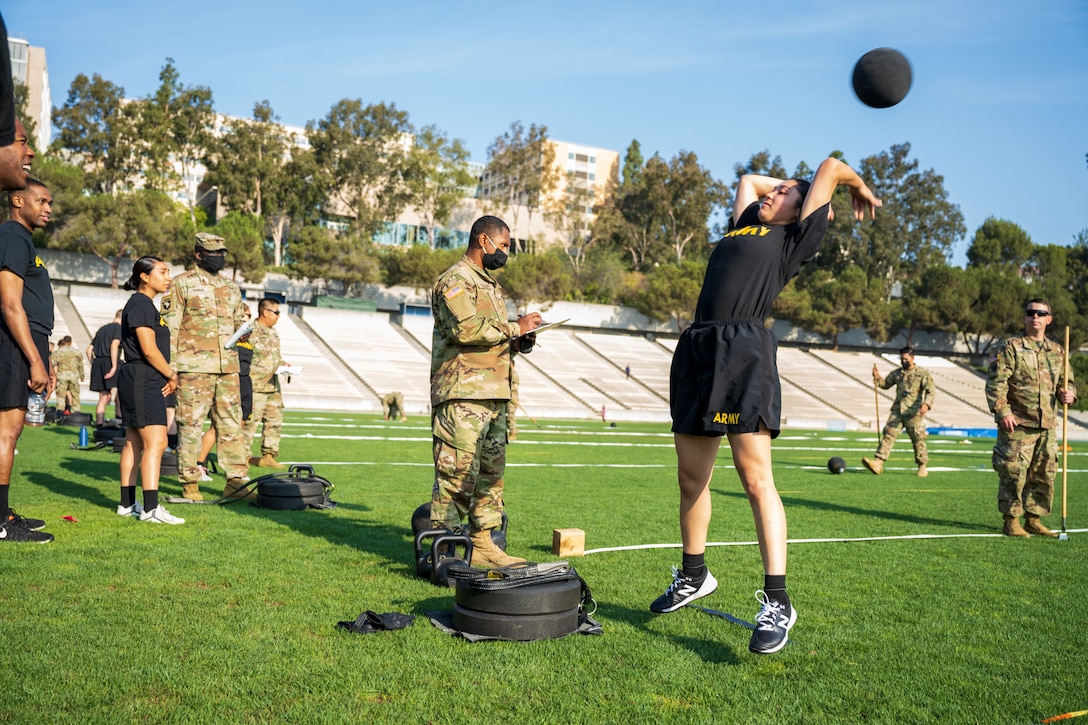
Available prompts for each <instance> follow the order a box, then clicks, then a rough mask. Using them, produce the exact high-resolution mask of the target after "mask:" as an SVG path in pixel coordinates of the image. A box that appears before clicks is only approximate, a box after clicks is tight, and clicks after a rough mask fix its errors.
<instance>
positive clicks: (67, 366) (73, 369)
mask: <svg viewBox="0 0 1088 725" xmlns="http://www.w3.org/2000/svg"><path fill="white" fill-rule="evenodd" d="M53 364H54V365H56V367H57V410H63V411H64V413H65V415H67V414H68V413H70V412H71V411H72V408H73V407H74V408H75V409H76V410H79V395H80V393H79V382H80V381H81V380H83V378H84V371H83V355H82V354H81V353H80V352H79V350H76V349H75V348H74V347H72V336H71V335H65V336H64V337H62V338H61V339H60V342H59V343H57V350H56V352H54V353H53Z"/></svg>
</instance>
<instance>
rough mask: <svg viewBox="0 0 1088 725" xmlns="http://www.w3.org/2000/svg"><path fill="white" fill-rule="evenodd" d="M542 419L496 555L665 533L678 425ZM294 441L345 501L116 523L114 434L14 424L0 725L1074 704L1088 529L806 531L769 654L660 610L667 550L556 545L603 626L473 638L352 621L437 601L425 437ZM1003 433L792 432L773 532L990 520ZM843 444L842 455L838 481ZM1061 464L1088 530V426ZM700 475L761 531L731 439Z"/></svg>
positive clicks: (963, 715) (783, 453) (344, 420)
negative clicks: (423, 551) (422, 507)
mask: <svg viewBox="0 0 1088 725" xmlns="http://www.w3.org/2000/svg"><path fill="white" fill-rule="evenodd" d="M541 423H543V424H544V426H545V427H543V428H537V427H535V426H532V425H531V424H527V422H526V423H523V425H522V428H521V431H522V432H521V436H520V440H519V441H518V442H516V443H513V444H511V446H510V448H509V468H508V476H507V495H506V500H507V507H508V511H509V514H510V530H509V539H510V552H511V553H513V554H516V555H521V556H526V557H528V558H529V559H535V560H549V559H551V558H553V557H552V556H551V553H550V548H551V537H552V530H553V529H555V528H569V527H577V528H581V529H584V530H585V532H586V547H587V548H588V549H590V550H592V549H597V548H604V547H617V546H630V545H637V544H654V543H675V542H676V541H677V540H678V537H679V534H678V531H677V523H676V508H677V492H676V484H675V470H674V469H675V455H674V453H673V450H672V444H671V436H670V435H669V433H668V430H667V427H666V426H664V425H653V424H643V425H638V424H624V423H621V424H619V425H618V426H617V427H616V428H610V427H605V426H603V425H602V424H601V423H599V422H598V423H593V422H559V421H541ZM284 432H285V434H286V437H285V438H284V441H283V445H282V455H281V458H282V459H283V460H287V461H305V462H312V463H313V464H314V465H315V467H316V469H317V471H318V473H320V474H322V475H324V476H326V477H327V478H329V479H331V480H332V481H333V482H334V483H335V484H336V489H335V491H334V493H333V498H334V499H335V500H336V501H338V502H339V503H340V505H339V507H338V508H337V509H336V510H333V511H305V512H295V511H285V512H276V511H267V510H260V509H256V508H253V507H250V506H248V505H232V506H223V507H212V506H184V505H173V506H169V507H170V509H171V510H172V511H173V512H174V513H175V514H178V515H181V516H184V517H186V518H187V519H188V521H187V523H186V524H185V525H184V526H179V527H171V526H155V525H151V524H141V523H140V522H138V521H135V520H132V519H122V518H120V517H118V516H116V515H115V513H114V508H115V506H116V504H117V496H118V492H117V488H116V486H117V483H116V480H117V462H118V456H117V455H116V454H113V453H110V452H108V450H100V451H90V452H83V451H75V450H71V449H70V448H69V444H70V443H73V442H75V441H76V438H77V430H76V429H73V428H57V427H46V428H41V429H27V430H26V432H25V433H24V435H23V438H22V439H21V440H20V442H19V451H20V453H19V455H18V456H17V457H16V470H15V474H14V476H13V488H12V495H11V501H12V505H13V506H14V507H15V508H16V510H18V511H20V512H21V513H23V514H25V515H29V516H34V517H38V518H44V519H46V520H47V521H48V523H49V526H48V529H47V530H48V531H51V532H52V533H54V534H55V535H56V537H57V540H56V541H55V542H53V543H51V544H48V545H44V546H33V545H12V544H0V549H2V553H0V562H2V563H0V570H2V571H3V574H4V577H3V579H4V584H5V587H4V592H3V595H0V601H2V605H0V634H2V636H3V643H4V644H3V648H2V652H3V656H2V658H0V691H2V693H3V694H2V697H0V722H19V723H22V722H26V723H41V722H124V721H132V720H140V721H151V722H160V721H165V722H201V723H204V722H268V721H287V722H299V723H309V722H344V723H360V722H383V723H384V722H393V723H418V722H435V723H477V722H479V723H496V722H519V723H520V722H525V723H624V724H625V725H626V724H630V723H643V722H670V723H687V722H696V723H840V722H841V723H862V722H864V723H925V722H942V723H1029V722H1038V721H1039V720H1041V719H1043V718H1046V717H1051V716H1054V715H1059V714H1062V713H1066V712H1071V711H1076V710H1082V709H1085V708H1088V684H1086V683H1088V652H1086V650H1088V647H1086V645H1088V625H1086V624H1085V620H1086V617H1085V614H1084V612H1085V604H1086V599H1088V563H1086V561H1088V558H1086V556H1085V549H1086V543H1088V534H1085V533H1073V534H1071V535H1070V538H1069V540H1068V541H1055V540H1046V539H1042V538H1040V537H1035V538H1033V539H1031V540H1030V541H1025V540H1010V539H1006V538H941V539H922V540H918V539H907V540H894V541H868V542H847V543H797V544H794V545H792V546H791V548H790V566H789V585H790V595H791V597H792V599H793V601H794V604H795V605H796V607H797V609H798V612H799V619H798V623H797V626H796V627H795V629H794V630H793V632H792V633H791V634H792V639H793V640H794V642H793V644H791V645H789V646H787V647H786V648H785V649H784V650H783V651H782V652H780V653H778V654H777V655H772V656H769V657H759V656H755V655H752V654H750V653H749V652H748V650H747V643H748V636H749V632H748V630H746V629H744V628H743V627H740V626H738V625H735V624H730V623H729V622H727V621H725V620H723V619H719V618H715V617H711V616H709V615H707V614H705V613H703V612H700V611H698V610H696V609H694V608H685V609H681V610H680V611H678V612H675V613H673V614H668V615H652V614H650V612H649V611H648V609H647V605H648V604H649V602H650V601H651V600H652V599H653V598H654V597H655V596H657V595H658V594H660V593H661V591H663V589H664V587H665V586H666V585H667V584H668V581H669V566H670V565H671V564H676V563H679V559H680V552H679V550H678V549H675V548H671V549H642V550H635V551H618V552H606V553H591V554H589V555H588V556H586V557H584V558H580V559H574V560H572V561H573V562H574V563H575V564H576V566H577V568H578V571H579V572H580V573H581V574H582V575H583V576H584V577H585V579H586V580H587V582H588V583H589V585H590V586H591V587H592V589H593V592H594V594H595V596H596V599H597V602H598V609H597V613H596V618H597V619H598V620H600V621H601V623H602V624H603V627H604V632H605V633H604V635H603V636H600V637H592V636H582V635H576V636H571V637H567V638H566V639H562V640H557V641H540V642H530V643H511V642H483V643H475V644H472V643H468V642H466V641H464V640H461V639H457V638H454V637H451V636H448V635H446V634H443V633H442V632H440V631H439V630H438V629H436V628H435V627H433V626H432V625H431V624H430V623H429V622H428V621H427V620H426V619H425V618H423V617H422V616H420V618H419V619H417V621H416V622H415V624H414V625H413V626H412V627H410V628H408V629H406V630H402V631H397V632H381V633H377V634H372V635H365V636H360V635H352V634H347V633H343V632H340V631H338V630H337V629H336V627H335V625H336V622H337V621H338V620H347V619H354V618H355V616H356V615H358V614H359V613H360V612H361V611H363V610H367V609H370V610H375V611H377V612H391V611H396V612H405V613H410V614H415V615H422V614H423V612H424V611H425V610H435V609H449V608H450V607H451V606H452V596H451V592H450V590H445V589H439V588H436V587H434V586H432V585H431V584H429V583H428V582H425V581H422V580H420V579H417V578H415V577H414V575H413V574H414V563H413V556H412V539H411V532H410V529H409V521H410V517H411V514H412V512H413V510H414V509H415V508H416V507H417V506H418V505H419V504H421V503H423V502H425V501H427V500H428V499H429V496H430V485H431V483H430V482H431V471H430V455H431V453H430V436H429V431H428V429H427V427H426V423H425V421H424V420H423V419H422V418H419V417H417V418H415V419H413V420H411V421H409V422H408V423H405V424H385V423H382V421H380V420H379V419H378V418H377V416H373V415H359V416H352V415H344V414H327V415H324V416H320V415H318V414H313V413H302V412H290V413H289V414H288V420H287V424H286V426H285V428H284ZM991 446H992V442H988V441H985V440H981V439H974V440H971V441H969V442H968V441H960V440H957V439H947V438H937V437H931V438H930V450H931V460H930V467H931V470H932V473H931V474H930V476H929V478H928V479H924V480H923V479H918V478H916V477H915V476H914V475H913V472H914V466H913V461H912V456H911V454H910V448H909V441H906V440H903V441H900V443H899V445H898V447H897V448H896V451H895V453H894V455H893V457H892V460H891V461H890V462H889V466H888V467H889V470H888V472H886V473H885V474H884V475H883V476H881V477H879V478H878V477H875V476H872V475H871V474H869V473H868V472H866V471H864V469H861V467H860V458H861V456H862V455H868V454H870V453H871V452H872V450H873V447H874V441H873V436H872V434H868V435H860V434H852V433H806V432H799V431H786V432H785V433H784V434H783V436H782V437H781V438H780V439H779V440H778V441H776V443H775V452H774V458H775V476H776V480H777V483H778V487H779V490H780V491H781V493H782V497H783V500H784V501H785V504H786V509H787V515H788V518H789V526H790V531H789V533H790V538H791V539H814V538H860V537H875V536H902V535H911V534H946V535H947V534H979V533H996V532H997V531H998V529H999V526H1000V515H999V514H998V513H997V510H996V503H995V495H996V479H995V475H994V473H993V472H992V471H991V470H990V456H989V450H990V447H991ZM832 455H842V456H843V457H844V458H845V459H846V460H847V462H848V465H849V466H850V469H849V470H848V471H847V472H846V473H845V474H843V475H840V476H833V475H831V474H830V473H828V472H827V470H826V468H825V467H824V466H825V463H826V461H827V459H828V458H829V457H830V456H832ZM334 463H336V464H339V465H333V464H334ZM1069 465H1070V469H1071V473H1070V486H1069V518H1068V524H1069V528H1071V529H1076V528H1085V527H1088V513H1086V512H1088V493H1086V492H1085V489H1084V486H1083V485H1082V481H1083V479H1084V475H1085V474H1084V471H1085V469H1088V445H1086V444H1075V450H1074V452H1073V453H1072V454H1071V457H1070V464H1069ZM945 469H949V470H945ZM222 483H223V479H222V477H221V476H217V477H216V480H215V482H214V483H213V484H209V487H210V488H211V489H212V490H215V491H219V490H221V488H222ZM711 487H712V490H713V499H714V507H715V513H714V520H713V523H712V526H711V540H712V541H715V542H749V541H752V540H753V539H754V534H753V529H752V520H751V514H750V512H749V508H748V506H747V504H746V501H745V498H744V496H743V494H742V492H741V489H740V486H739V484H738V482H737V479H736V474H735V472H734V471H733V470H732V468H731V467H730V461H729V457H728V449H727V448H725V447H723V450H722V455H721V457H720V460H719V468H718V470H717V472H716V473H715V477H714V480H713V482H712V484H711ZM163 488H164V491H165V492H166V493H168V494H171V495H176V494H178V493H179V491H180V489H179V487H178V486H177V483H176V481H174V480H173V479H167V480H166V481H164V484H163ZM1059 490H1060V489H1059ZM64 516H73V517H75V518H76V519H78V520H77V521H76V522H74V523H72V522H66V521H64V520H62V517H64ZM1047 521H1048V523H1049V524H1050V525H1051V526H1052V527H1057V526H1059V525H1060V516H1059V515H1057V513H1056V514H1055V515H1052V516H1051V517H1050V518H1049V519H1048V520H1047ZM707 560H708V564H709V566H710V567H711V570H712V571H713V572H714V573H715V575H716V576H717V578H718V579H719V581H720V586H719V589H718V591H717V592H715V593H714V594H713V595H711V596H710V597H707V598H706V599H704V600H702V602H701V603H703V604H705V605H706V606H707V607H711V608H714V609H718V610H721V611H725V612H729V613H732V614H734V615H736V616H738V617H742V618H744V619H748V620H750V619H751V618H752V617H753V615H754V614H755V612H756V611H757V609H758V604H757V603H756V601H755V599H754V598H753V592H754V591H755V590H756V589H757V588H759V587H760V585H761V584H762V578H761V567H760V563H759V553H758V550H757V549H756V548H755V547H754V546H728V547H726V546H723V547H713V548H710V549H709V550H708V554H707ZM1074 722H1076V721H1074Z"/></svg>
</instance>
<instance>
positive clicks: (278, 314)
mask: <svg viewBox="0 0 1088 725" xmlns="http://www.w3.org/2000/svg"><path fill="white" fill-rule="evenodd" d="M268 312H271V313H272V314H273V315H275V316H276V317H279V316H280V311H279V310H268Z"/></svg>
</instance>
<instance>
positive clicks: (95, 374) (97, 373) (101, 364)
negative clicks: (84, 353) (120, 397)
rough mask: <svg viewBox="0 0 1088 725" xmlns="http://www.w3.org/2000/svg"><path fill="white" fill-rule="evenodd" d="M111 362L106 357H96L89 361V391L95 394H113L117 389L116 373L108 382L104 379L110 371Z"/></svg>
mask: <svg viewBox="0 0 1088 725" xmlns="http://www.w3.org/2000/svg"><path fill="white" fill-rule="evenodd" d="M112 364H113V363H112V362H111V361H110V358H108V357H96V358H95V359H94V360H92V361H91V390H92V391H94V392H96V393H107V392H113V390H114V388H116V387H117V373H114V374H113V377H112V378H110V379H109V380H107V379H106V377H105V376H106V373H108V372H109V371H110V367H111V366H112Z"/></svg>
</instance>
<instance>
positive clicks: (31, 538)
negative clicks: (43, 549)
mask: <svg viewBox="0 0 1088 725" xmlns="http://www.w3.org/2000/svg"><path fill="white" fill-rule="evenodd" d="M52 540H53V535H52V534H47V533H45V532H44V531H31V530H30V529H28V528H27V527H26V526H24V525H23V522H22V517H19V518H16V517H15V516H9V517H8V519H7V521H5V522H4V523H2V524H0V541H12V542H20V543H30V544H48V543H49V542H50V541H52Z"/></svg>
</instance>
